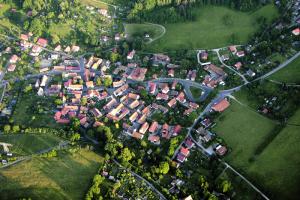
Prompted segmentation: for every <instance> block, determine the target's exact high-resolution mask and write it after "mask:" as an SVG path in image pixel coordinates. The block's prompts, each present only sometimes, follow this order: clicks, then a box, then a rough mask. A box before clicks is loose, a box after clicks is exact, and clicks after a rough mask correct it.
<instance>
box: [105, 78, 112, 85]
mask: <svg viewBox="0 0 300 200" xmlns="http://www.w3.org/2000/svg"><path fill="white" fill-rule="evenodd" d="M112 82H113V81H112V78H111V77H105V79H104V86H105V87H109V86H111V84H112Z"/></svg>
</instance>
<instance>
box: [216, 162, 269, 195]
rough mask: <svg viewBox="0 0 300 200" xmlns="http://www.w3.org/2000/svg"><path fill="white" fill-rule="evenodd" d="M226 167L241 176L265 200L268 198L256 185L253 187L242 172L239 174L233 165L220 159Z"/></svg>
mask: <svg viewBox="0 0 300 200" xmlns="http://www.w3.org/2000/svg"><path fill="white" fill-rule="evenodd" d="M221 162H222V163H223V164H224V165H225V166H226V168H229V169H231V170H232V171H233V172H234V173H235V174H236V175H238V176H239V177H241V179H243V180H244V181H245V182H246V183H248V185H250V186H251V187H252V188H253V189H254V190H255V191H256V192H258V193H259V194H260V195H261V196H262V197H263V198H264V199H266V200H270V199H269V198H268V197H267V196H266V195H265V194H264V193H263V192H262V191H260V190H259V189H258V188H257V187H255V185H253V184H252V183H251V182H250V181H249V180H248V179H247V178H245V177H244V176H243V175H242V174H240V173H239V172H238V171H236V170H235V169H234V168H233V167H231V166H230V165H229V164H228V163H226V162H224V161H221Z"/></svg>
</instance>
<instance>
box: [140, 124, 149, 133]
mask: <svg viewBox="0 0 300 200" xmlns="http://www.w3.org/2000/svg"><path fill="white" fill-rule="evenodd" d="M148 128H149V123H148V122H145V123H144V124H143V125H142V127H141V128H140V130H139V132H140V133H141V134H145V133H146V132H147V130H148Z"/></svg>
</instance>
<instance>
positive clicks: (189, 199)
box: [183, 195, 193, 200]
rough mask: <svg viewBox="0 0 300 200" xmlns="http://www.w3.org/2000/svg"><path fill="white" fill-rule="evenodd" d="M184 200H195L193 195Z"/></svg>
mask: <svg viewBox="0 0 300 200" xmlns="http://www.w3.org/2000/svg"><path fill="white" fill-rule="evenodd" d="M183 200H193V198H192V195H190V196H188V197H185V198H184V199H183Z"/></svg>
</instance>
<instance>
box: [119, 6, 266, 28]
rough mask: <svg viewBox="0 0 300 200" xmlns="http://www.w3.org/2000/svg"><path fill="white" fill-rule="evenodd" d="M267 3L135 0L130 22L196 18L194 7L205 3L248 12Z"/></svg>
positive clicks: (165, 21) (177, 20) (164, 21)
mask: <svg viewBox="0 0 300 200" xmlns="http://www.w3.org/2000/svg"><path fill="white" fill-rule="evenodd" d="M119 1H124V0H119ZM267 3H270V0H133V1H131V3H129V6H131V7H132V9H131V11H130V13H129V15H128V19H129V21H130V22H143V21H148V22H154V23H175V22H182V21H187V20H189V21H190V20H194V19H195V16H196V15H195V13H194V9H193V8H195V7H200V8H201V6H204V5H221V6H227V7H229V8H232V9H235V10H239V11H244V12H246V11H252V10H254V9H256V8H258V7H259V6H262V5H265V4H267ZM127 5H128V2H127Z"/></svg>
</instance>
